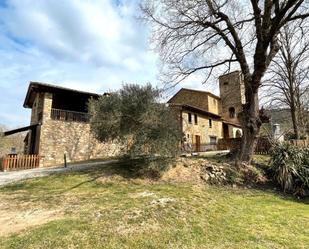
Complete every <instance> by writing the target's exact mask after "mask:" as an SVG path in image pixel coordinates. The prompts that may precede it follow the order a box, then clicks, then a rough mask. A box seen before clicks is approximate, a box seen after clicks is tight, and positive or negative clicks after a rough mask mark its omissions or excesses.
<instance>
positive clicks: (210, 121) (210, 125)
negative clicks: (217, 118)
mask: <svg viewBox="0 0 309 249" xmlns="http://www.w3.org/2000/svg"><path fill="white" fill-rule="evenodd" d="M208 122H209V128H211V127H212V120H211V119H209V120H208Z"/></svg>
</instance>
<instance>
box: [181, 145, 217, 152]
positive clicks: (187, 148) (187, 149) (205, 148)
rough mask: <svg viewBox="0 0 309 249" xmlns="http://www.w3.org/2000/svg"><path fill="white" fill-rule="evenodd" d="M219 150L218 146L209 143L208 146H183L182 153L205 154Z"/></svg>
mask: <svg viewBox="0 0 309 249" xmlns="http://www.w3.org/2000/svg"><path fill="white" fill-rule="evenodd" d="M213 150H217V144H213V143H208V144H195V143H194V144H183V145H182V146H181V151H182V152H187V153H189V152H205V151H213Z"/></svg>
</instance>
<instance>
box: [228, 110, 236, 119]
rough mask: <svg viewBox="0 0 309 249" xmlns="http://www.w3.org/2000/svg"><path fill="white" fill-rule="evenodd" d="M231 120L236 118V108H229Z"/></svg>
mask: <svg viewBox="0 0 309 249" xmlns="http://www.w3.org/2000/svg"><path fill="white" fill-rule="evenodd" d="M229 114H230V118H236V111H235V108H234V107H230V108H229Z"/></svg>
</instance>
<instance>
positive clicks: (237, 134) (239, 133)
mask: <svg viewBox="0 0 309 249" xmlns="http://www.w3.org/2000/svg"><path fill="white" fill-rule="evenodd" d="M236 137H237V138H239V137H241V131H240V130H237V131H236Z"/></svg>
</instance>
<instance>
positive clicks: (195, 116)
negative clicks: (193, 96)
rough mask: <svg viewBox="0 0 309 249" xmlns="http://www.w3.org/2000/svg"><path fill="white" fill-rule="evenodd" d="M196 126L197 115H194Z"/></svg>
mask: <svg viewBox="0 0 309 249" xmlns="http://www.w3.org/2000/svg"><path fill="white" fill-rule="evenodd" d="M194 124H196V125H197V114H194Z"/></svg>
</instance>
